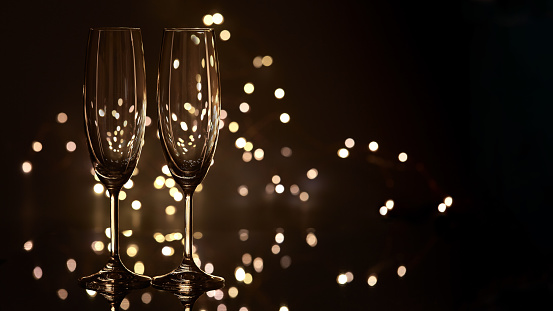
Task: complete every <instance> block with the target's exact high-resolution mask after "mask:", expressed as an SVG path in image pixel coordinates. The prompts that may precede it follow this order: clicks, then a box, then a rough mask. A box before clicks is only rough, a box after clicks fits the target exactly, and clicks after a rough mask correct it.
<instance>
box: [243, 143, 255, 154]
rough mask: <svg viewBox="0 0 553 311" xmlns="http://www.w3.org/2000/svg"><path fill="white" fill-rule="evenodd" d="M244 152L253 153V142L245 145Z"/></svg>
mask: <svg viewBox="0 0 553 311" xmlns="http://www.w3.org/2000/svg"><path fill="white" fill-rule="evenodd" d="M244 150H246V151H248V152H249V151H252V150H253V144H252V143H251V142H247V143H246V144H245V145H244Z"/></svg>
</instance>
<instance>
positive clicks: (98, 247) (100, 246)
mask: <svg viewBox="0 0 553 311" xmlns="http://www.w3.org/2000/svg"><path fill="white" fill-rule="evenodd" d="M91 247H92V250H93V251H95V252H101V251H103V250H104V242H102V241H94V242H92V245H91Z"/></svg>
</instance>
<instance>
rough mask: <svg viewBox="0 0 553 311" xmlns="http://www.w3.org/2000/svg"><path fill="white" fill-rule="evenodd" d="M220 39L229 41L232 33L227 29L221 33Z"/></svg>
mask: <svg viewBox="0 0 553 311" xmlns="http://www.w3.org/2000/svg"><path fill="white" fill-rule="evenodd" d="M219 38H221V40H223V41H228V40H229V39H230V31H228V30H226V29H225V30H223V31H221V33H220V34H219Z"/></svg>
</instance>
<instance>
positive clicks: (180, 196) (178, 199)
mask: <svg viewBox="0 0 553 311" xmlns="http://www.w3.org/2000/svg"><path fill="white" fill-rule="evenodd" d="M183 198H184V195H183V194H182V193H181V192H177V193H175V195H174V196H173V199H175V201H177V202H180V201H182V199H183Z"/></svg>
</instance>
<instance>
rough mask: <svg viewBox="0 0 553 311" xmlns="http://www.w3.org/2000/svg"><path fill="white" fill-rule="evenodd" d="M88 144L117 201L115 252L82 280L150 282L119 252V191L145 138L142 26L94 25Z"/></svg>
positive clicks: (92, 285) (120, 285)
mask: <svg viewBox="0 0 553 311" xmlns="http://www.w3.org/2000/svg"><path fill="white" fill-rule="evenodd" d="M83 92H84V94H83V95H84V119H85V130H86V136H87V142H88V150H89V154H90V158H91V160H92V165H93V167H94V170H95V172H96V176H98V178H99V179H100V181H101V182H102V184H104V186H105V187H106V189H107V190H108V192H109V196H110V201H111V213H110V215H111V229H110V232H111V257H110V259H109V261H108V263H107V264H106V266H105V267H104V268H103V269H102V270H100V271H99V272H97V273H95V274H93V275H90V276H86V277H83V278H80V279H79V283H80V285H81V286H83V287H85V288H89V289H95V290H102V291H110V290H114V289H117V290H119V289H135V288H143V287H147V286H149V283H150V278H149V277H146V276H142V275H138V274H135V273H133V272H131V271H129V270H128V269H127V268H126V267H125V266H124V265H123V263H122V262H121V259H120V258H119V192H120V190H121V187H122V186H123V184H125V183H126V182H127V181H128V180H129V178H130V177H131V175H132V173H133V171H134V168H135V167H136V163H137V162H138V158H139V157H140V151H141V149H142V145H143V144H144V126H145V118H146V74H145V68H144V51H143V48H142V36H141V33H140V29H139V28H93V29H91V30H90V33H89V37H88V49H87V59H86V74H85V84H84V90H83Z"/></svg>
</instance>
